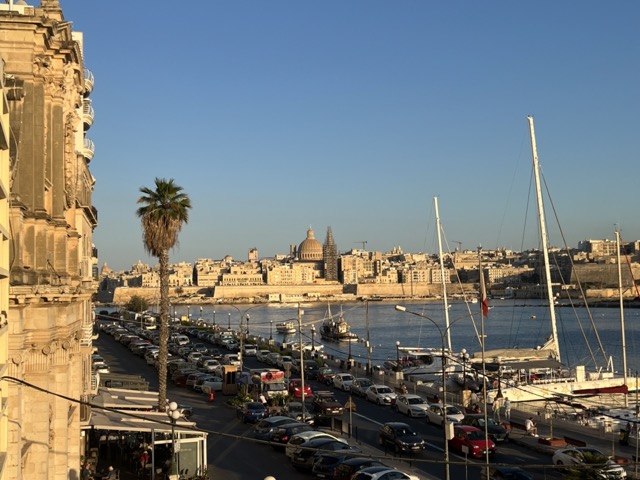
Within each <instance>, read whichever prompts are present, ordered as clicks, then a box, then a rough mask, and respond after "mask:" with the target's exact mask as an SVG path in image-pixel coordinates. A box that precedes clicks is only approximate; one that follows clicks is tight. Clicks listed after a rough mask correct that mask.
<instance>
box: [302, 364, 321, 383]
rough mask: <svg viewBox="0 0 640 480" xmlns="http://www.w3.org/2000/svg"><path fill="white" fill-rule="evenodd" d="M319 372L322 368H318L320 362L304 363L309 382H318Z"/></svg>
mask: <svg viewBox="0 0 640 480" xmlns="http://www.w3.org/2000/svg"><path fill="white" fill-rule="evenodd" d="M319 371H320V367H319V366H318V362H316V361H315V360H305V361H304V375H305V378H308V379H309V380H317V379H318V372H319Z"/></svg>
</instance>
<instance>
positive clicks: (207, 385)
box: [200, 377, 222, 395]
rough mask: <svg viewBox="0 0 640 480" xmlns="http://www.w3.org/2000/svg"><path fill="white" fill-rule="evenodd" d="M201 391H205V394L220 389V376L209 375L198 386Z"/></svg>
mask: <svg viewBox="0 0 640 480" xmlns="http://www.w3.org/2000/svg"><path fill="white" fill-rule="evenodd" d="M200 389H201V390H202V393H206V394H207V395H208V394H209V393H210V392H211V391H212V390H213V391H214V392H220V391H222V378H221V377H209V378H208V379H207V380H205V381H204V383H203V384H202V385H201V386H200Z"/></svg>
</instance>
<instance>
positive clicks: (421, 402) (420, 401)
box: [407, 397, 427, 405]
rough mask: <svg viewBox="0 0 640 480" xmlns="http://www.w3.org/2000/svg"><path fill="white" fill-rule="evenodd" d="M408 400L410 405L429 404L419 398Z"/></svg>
mask: <svg viewBox="0 0 640 480" xmlns="http://www.w3.org/2000/svg"><path fill="white" fill-rule="evenodd" d="M407 400H409V404H411V405H421V404H423V403H427V402H426V401H424V400H423V399H422V398H418V397H413V398H408V399H407Z"/></svg>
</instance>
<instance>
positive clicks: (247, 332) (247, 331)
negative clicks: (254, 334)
mask: <svg viewBox="0 0 640 480" xmlns="http://www.w3.org/2000/svg"><path fill="white" fill-rule="evenodd" d="M245 332H246V334H247V337H248V336H249V314H248V313H247V328H246V330H245Z"/></svg>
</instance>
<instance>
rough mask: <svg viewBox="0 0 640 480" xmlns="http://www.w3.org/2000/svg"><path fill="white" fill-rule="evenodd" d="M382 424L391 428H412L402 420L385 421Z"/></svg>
mask: <svg viewBox="0 0 640 480" xmlns="http://www.w3.org/2000/svg"><path fill="white" fill-rule="evenodd" d="M383 426H389V427H393V428H398V427H403V428H409V429H411V430H413V429H412V428H411V427H410V426H409V424H408V423H404V422H387V423H385V424H384V425H383Z"/></svg>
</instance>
